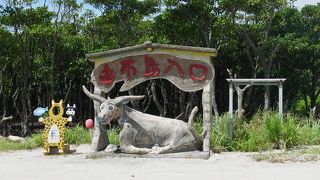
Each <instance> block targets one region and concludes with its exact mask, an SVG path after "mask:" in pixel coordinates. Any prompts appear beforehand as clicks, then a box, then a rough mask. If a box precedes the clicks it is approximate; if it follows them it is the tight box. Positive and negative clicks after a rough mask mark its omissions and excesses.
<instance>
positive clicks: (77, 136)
mask: <svg viewBox="0 0 320 180" xmlns="http://www.w3.org/2000/svg"><path fill="white" fill-rule="evenodd" d="M65 142H66V143H69V144H89V143H90V142H91V136H90V132H89V130H88V129H85V128H84V127H82V126H80V125H77V126H75V127H73V128H67V129H66V133H65Z"/></svg>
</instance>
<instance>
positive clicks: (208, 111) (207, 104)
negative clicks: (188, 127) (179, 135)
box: [202, 82, 212, 156]
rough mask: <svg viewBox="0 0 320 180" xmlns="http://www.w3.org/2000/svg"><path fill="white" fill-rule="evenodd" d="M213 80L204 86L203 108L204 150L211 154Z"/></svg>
mask: <svg viewBox="0 0 320 180" xmlns="http://www.w3.org/2000/svg"><path fill="white" fill-rule="evenodd" d="M211 88H212V82H211V83H209V84H208V85H207V86H205V87H204V88H203V93H202V108H203V131H204V132H205V133H204V134H205V137H204V139H203V152H208V155H209V156H210V135H211V119H212V103H211V101H212V98H211V97H212V94H211V93H212V92H211Z"/></svg>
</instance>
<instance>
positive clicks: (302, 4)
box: [294, 0, 320, 9]
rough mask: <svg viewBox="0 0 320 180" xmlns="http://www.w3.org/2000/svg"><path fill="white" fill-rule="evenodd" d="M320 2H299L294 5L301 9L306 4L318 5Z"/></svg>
mask: <svg viewBox="0 0 320 180" xmlns="http://www.w3.org/2000/svg"><path fill="white" fill-rule="evenodd" d="M317 3H320V0H297V1H296V2H295V3H294V5H295V6H297V7H298V8H299V9H301V8H302V7H303V6H304V5H305V4H317Z"/></svg>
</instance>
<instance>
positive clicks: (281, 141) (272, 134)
mask: <svg viewBox="0 0 320 180" xmlns="http://www.w3.org/2000/svg"><path fill="white" fill-rule="evenodd" d="M197 126H200V125H199V124H198V125H197ZM319 144H320V122H319V121H314V120H310V119H309V120H300V119H299V118H298V117H297V116H294V115H291V114H288V115H287V116H285V118H284V120H283V122H281V119H280V118H279V116H278V114H277V113H273V112H269V113H266V114H264V113H262V112H260V111H258V112H257V113H256V114H255V115H254V116H253V117H252V119H249V120H247V122H235V123H234V125H233V138H232V140H230V139H229V136H228V116H227V114H224V115H223V116H221V117H219V119H218V120H217V121H216V122H214V124H213V126H212V134H211V149H212V150H213V151H214V152H220V151H246V152H252V151H265V150H269V149H273V148H277V149H279V148H284V149H291V148H294V147H296V146H300V145H319Z"/></svg>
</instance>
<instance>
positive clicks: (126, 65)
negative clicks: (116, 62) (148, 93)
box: [120, 57, 137, 80]
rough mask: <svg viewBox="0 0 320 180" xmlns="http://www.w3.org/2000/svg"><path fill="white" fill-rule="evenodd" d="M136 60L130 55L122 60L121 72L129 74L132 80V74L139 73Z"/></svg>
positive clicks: (128, 77) (129, 78) (128, 76)
mask: <svg viewBox="0 0 320 180" xmlns="http://www.w3.org/2000/svg"><path fill="white" fill-rule="evenodd" d="M134 64H135V60H134V59H132V58H131V57H129V58H128V59H124V60H122V61H121V69H120V73H121V74H127V79H128V80H131V76H132V75H137V68H136V67H135V66H134Z"/></svg>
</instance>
